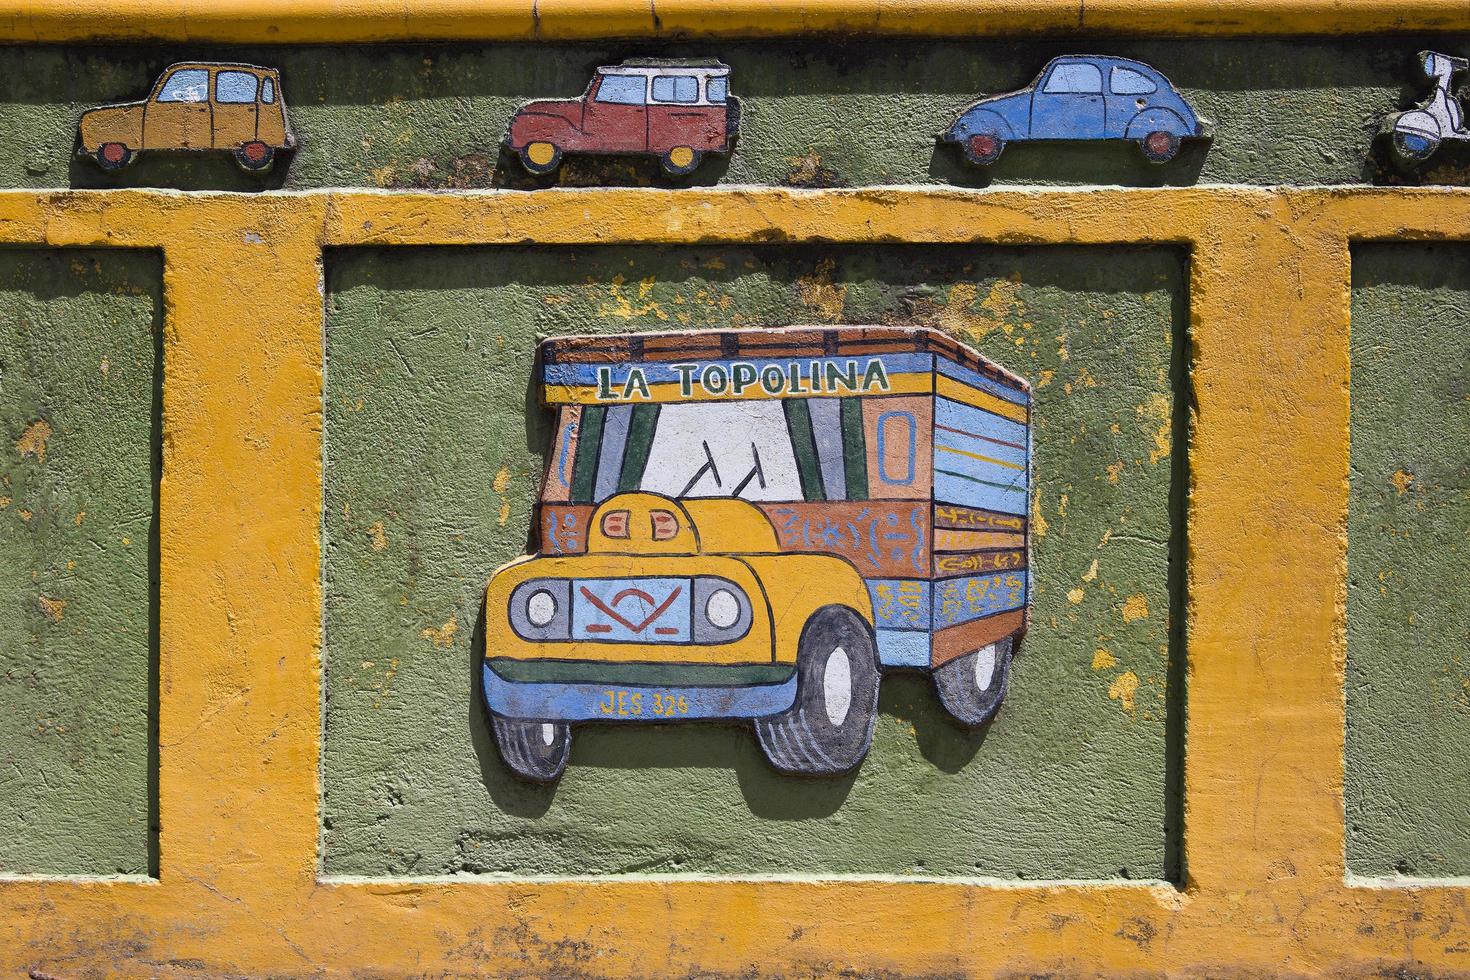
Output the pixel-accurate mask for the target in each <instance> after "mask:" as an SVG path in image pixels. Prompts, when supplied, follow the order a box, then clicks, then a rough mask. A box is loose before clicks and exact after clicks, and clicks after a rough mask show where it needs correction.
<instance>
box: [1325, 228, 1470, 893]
mask: <svg viewBox="0 0 1470 980" xmlns="http://www.w3.org/2000/svg"><path fill="white" fill-rule="evenodd" d="M1467 261H1470V251H1467V250H1466V249H1465V248H1464V246H1458V245H1402V244H1398V245H1372V246H1368V245H1365V246H1360V247H1358V248H1357V249H1355V251H1354V254H1353V294H1352V318H1353V321H1352V345H1353V350H1352V353H1353V380H1352V401H1353V416H1352V500H1351V507H1350V510H1349V521H1348V535H1349V537H1348V607H1347V611H1348V675H1347V699H1348V718H1347V824H1348V835H1347V846H1348V863H1349V867H1350V868H1351V870H1352V871H1354V872H1357V873H1359V874H1365V875H1395V874H1399V875H1412V876H1421V877H1448V876H1452V875H1467V874H1470V766H1467V764H1466V757H1467V754H1470V579H1467V576H1466V569H1467V568H1470V450H1467V447H1470V268H1467Z"/></svg>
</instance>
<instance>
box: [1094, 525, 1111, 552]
mask: <svg viewBox="0 0 1470 980" xmlns="http://www.w3.org/2000/svg"><path fill="white" fill-rule="evenodd" d="M1112 537H1113V529H1112V528H1108V529H1107V530H1105V531H1103V536H1102V540H1101V541H1099V542H1098V543H1097V547H1098V550H1102V546H1103V545H1105V544H1107V543H1108V542H1109V541H1111V540H1112Z"/></svg>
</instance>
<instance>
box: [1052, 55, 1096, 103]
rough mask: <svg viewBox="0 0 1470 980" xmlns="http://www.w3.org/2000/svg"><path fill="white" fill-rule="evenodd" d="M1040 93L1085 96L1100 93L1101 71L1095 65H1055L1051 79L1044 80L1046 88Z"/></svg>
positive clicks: (1073, 63)
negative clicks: (1069, 93) (1070, 93)
mask: <svg viewBox="0 0 1470 980" xmlns="http://www.w3.org/2000/svg"><path fill="white" fill-rule="evenodd" d="M1042 91H1044V92H1046V93H1048V94H1065V93H1068V92H1072V93H1079V94H1087V95H1091V94H1093V93H1095V92H1101V91H1102V71H1101V70H1100V69H1099V68H1098V67H1097V65H1089V64H1086V63H1084V62H1080V61H1071V62H1067V63H1066V64H1061V65H1057V66H1056V68H1054V69H1052V73H1051V77H1050V78H1048V79H1047V80H1046V88H1044V89H1042Z"/></svg>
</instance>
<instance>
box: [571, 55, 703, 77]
mask: <svg viewBox="0 0 1470 980" xmlns="http://www.w3.org/2000/svg"><path fill="white" fill-rule="evenodd" d="M597 71H598V72H599V73H605V72H612V73H613V74H618V75H709V76H716V75H728V74H730V66H729V65H725V64H721V63H720V62H718V61H661V60H659V59H656V58H629V59H628V60H626V61H624V62H623V63H622V64H619V65H602V66H600V67H599V68H598V69H597Z"/></svg>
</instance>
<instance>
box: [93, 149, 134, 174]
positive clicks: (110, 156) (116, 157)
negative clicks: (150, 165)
mask: <svg viewBox="0 0 1470 980" xmlns="http://www.w3.org/2000/svg"><path fill="white" fill-rule="evenodd" d="M132 159H133V151H132V150H130V149H128V146H127V144H126V143H103V144H102V145H101V146H99V147H97V166H99V167H101V168H102V169H103V170H106V171H107V172H108V173H111V172H113V171H114V170H121V169H122V168H123V167H126V166H127V165H128V164H129V163H130V162H132Z"/></svg>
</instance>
